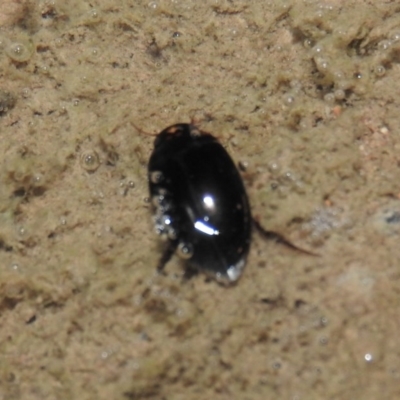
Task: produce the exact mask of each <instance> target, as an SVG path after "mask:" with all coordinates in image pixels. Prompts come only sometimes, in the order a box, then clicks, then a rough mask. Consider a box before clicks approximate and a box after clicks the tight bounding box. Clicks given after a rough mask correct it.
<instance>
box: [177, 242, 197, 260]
mask: <svg viewBox="0 0 400 400" xmlns="http://www.w3.org/2000/svg"><path fill="white" fill-rule="evenodd" d="M177 253H178V256H179V257H181V258H183V259H184V260H187V259H189V258H191V257H192V256H193V246H192V245H191V244H190V243H183V242H181V243H179V245H178V249H177Z"/></svg>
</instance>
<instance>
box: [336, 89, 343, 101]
mask: <svg viewBox="0 0 400 400" xmlns="http://www.w3.org/2000/svg"><path fill="white" fill-rule="evenodd" d="M334 95H335V99H336V100H343V99H344V98H345V97H346V93H345V91H344V90H342V89H337V90H335V92H334Z"/></svg>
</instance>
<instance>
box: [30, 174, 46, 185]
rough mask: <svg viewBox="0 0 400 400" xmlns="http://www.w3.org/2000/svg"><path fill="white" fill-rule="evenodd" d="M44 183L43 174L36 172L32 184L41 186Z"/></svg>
mask: <svg viewBox="0 0 400 400" xmlns="http://www.w3.org/2000/svg"><path fill="white" fill-rule="evenodd" d="M43 183H44V178H43V175H42V174H35V175H34V176H33V177H32V184H33V186H36V187H39V186H43Z"/></svg>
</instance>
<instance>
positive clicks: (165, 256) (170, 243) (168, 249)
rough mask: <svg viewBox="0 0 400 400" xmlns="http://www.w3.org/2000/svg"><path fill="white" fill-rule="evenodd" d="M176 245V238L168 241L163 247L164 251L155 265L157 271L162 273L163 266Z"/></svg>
mask: <svg viewBox="0 0 400 400" xmlns="http://www.w3.org/2000/svg"><path fill="white" fill-rule="evenodd" d="M177 246H178V241H177V240H170V241H168V244H167V247H166V248H165V250H164V253H163V255H162V256H161V258H160V261H159V262H158V265H157V271H158V272H159V273H162V272H163V271H164V268H165V266H166V265H167V263H168V261H169V260H170V259H171V257H172V255H173V254H174V252H175V250H176V247H177Z"/></svg>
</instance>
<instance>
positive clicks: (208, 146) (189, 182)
mask: <svg viewBox="0 0 400 400" xmlns="http://www.w3.org/2000/svg"><path fill="white" fill-rule="evenodd" d="M148 174H149V189H150V196H151V201H152V203H153V207H154V211H155V216H154V220H155V228H156V231H157V233H158V234H159V235H161V236H162V237H163V238H165V239H166V240H167V241H168V245H167V247H166V249H165V251H164V254H163V255H162V257H161V260H160V262H159V265H158V270H159V271H161V270H163V269H164V267H165V265H166V263H167V262H168V261H169V259H170V258H171V256H172V255H173V253H174V252H175V251H176V250H177V252H178V255H179V256H180V257H181V258H183V259H186V260H187V262H188V264H189V266H191V267H194V268H195V269H197V270H199V271H202V272H206V273H208V274H209V275H211V276H213V277H214V278H216V279H217V281H219V282H221V283H233V282H235V281H237V279H238V278H239V277H240V275H241V274H242V271H243V269H244V267H245V264H246V258H247V255H248V253H249V250H250V242H251V231H252V229H251V228H252V225H253V226H254V227H255V228H256V229H257V230H258V231H259V232H260V233H261V234H262V235H263V236H264V237H266V238H267V239H271V238H272V239H275V240H277V241H278V242H281V243H283V244H285V245H287V246H288V247H290V248H292V249H295V250H298V251H300V252H302V253H306V254H309V255H315V254H314V253H311V252H309V251H307V250H303V249H301V248H298V247H297V246H295V245H293V244H292V243H290V242H289V241H288V240H286V239H285V238H284V237H283V236H282V235H280V234H279V233H275V232H272V231H267V230H265V229H264V228H263V227H262V226H261V225H260V224H259V223H258V222H257V221H256V220H253V219H252V216H251V211H250V206H249V200H248V197H247V194H246V190H245V188H244V185H243V182H242V178H241V176H240V174H239V171H238V170H237V168H236V166H235V164H234V162H233V161H232V159H231V157H230V156H229V154H228V153H227V151H226V150H225V149H224V148H223V147H222V145H221V144H220V143H219V142H218V140H217V139H216V138H215V137H214V136H212V135H211V134H209V133H206V132H203V131H200V130H199V129H198V128H197V127H195V126H194V125H192V124H176V125H172V126H170V127H168V128H166V129H164V130H163V131H162V132H161V133H159V134H158V135H157V137H156V139H155V142H154V150H153V153H152V154H151V157H150V161H149V165H148Z"/></svg>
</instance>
